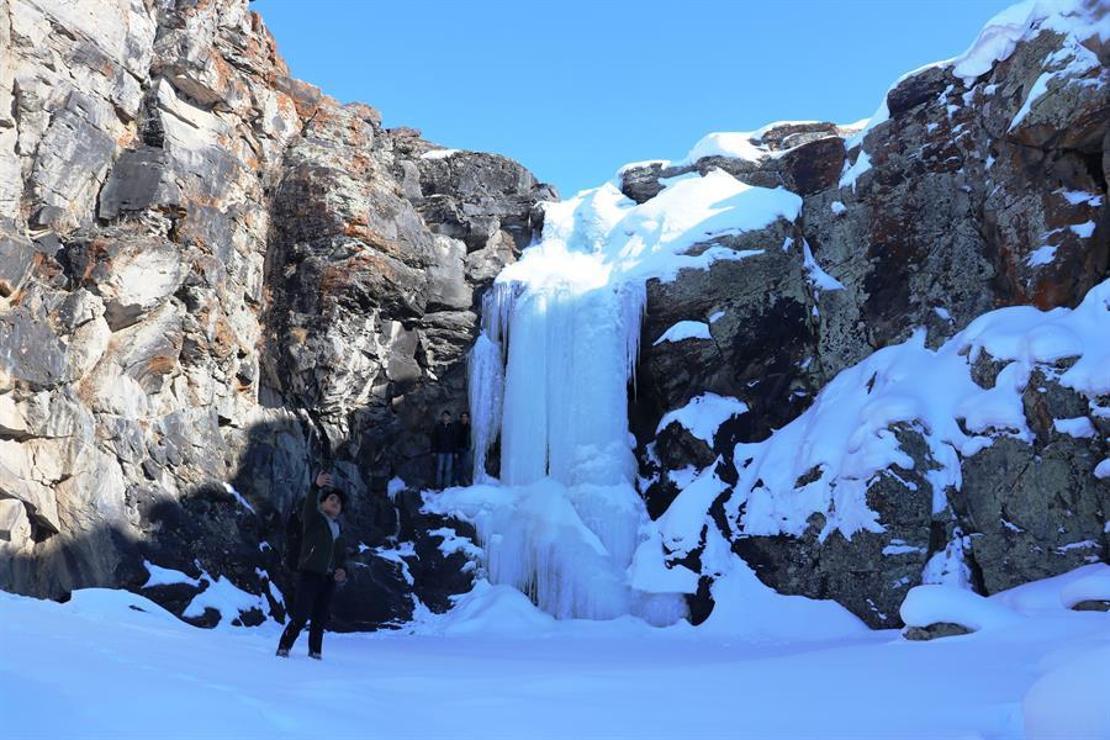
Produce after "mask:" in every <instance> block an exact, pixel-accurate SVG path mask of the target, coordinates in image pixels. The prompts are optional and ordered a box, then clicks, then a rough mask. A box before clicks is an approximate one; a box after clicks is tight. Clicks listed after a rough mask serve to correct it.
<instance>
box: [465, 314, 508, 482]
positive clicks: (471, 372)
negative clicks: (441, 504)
mask: <svg viewBox="0 0 1110 740" xmlns="http://www.w3.org/2000/svg"><path fill="white" fill-rule="evenodd" d="M501 363H502V354H501V345H500V343H498V342H495V341H493V340H491V339H490V338H489V337H488V336H487V335H486V334H485V333H482V334H480V335H479V336H478V341H476V342H475V343H474V348H473V349H472V350H471V351H470V360H469V363H468V367H467V390H468V392H469V395H470V420H471V421H470V424H471V429H472V430H473V431H472V437H473V440H472V441H473V446H474V450H473V454H474V475H475V480H476V481H478V482H479V483H481V482H485V481H487V480H488V477H489V476H488V475H487V474H486V455H487V453H489V449H490V447H492V446H493V442H494V440H495V439H497V435H498V433H499V432H500V429H501V404H502V398H503V394H504V390H505V388H504V386H505V378H504V371H503V368H502V365H501Z"/></svg>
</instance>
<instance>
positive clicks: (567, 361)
mask: <svg viewBox="0 0 1110 740" xmlns="http://www.w3.org/2000/svg"><path fill="white" fill-rule="evenodd" d="M800 207H801V199H800V198H799V197H798V196H797V195H794V194H793V193H790V192H788V191H786V190H783V189H781V188H777V189H768V188H758V187H752V186H749V185H746V184H744V183H742V182H740V181H738V180H736V179H735V178H733V177H732V176H731V175H729V174H728V173H726V172H723V171H721V170H713V171H710V172H709V173H707V174H706V176H704V177H697V176H694V177H685V178H674V179H672V180H671V181H669V182H668V183H667V184H666V189H665V190H664V192H663V193H661V194H659V195H658V196H657V197H656V198H653V199H652V200H651V201H649V202H647V203H644V204H640V205H637V204H635V203H633V202H632V201H631V200H629V199H627V198H626V197H624V195H622V194H621V193H620V191H619V190H618V189H617V187H616V186H615V184H613V183H608V184H606V185H604V186H602V187H600V188H597V189H594V190H590V191H585V192H583V193H580V194H579V195H578V196H576V197H575V198H573V199H571V200H568V201H564V202H560V203H549V204H546V213H545V216H546V217H545V226H544V232H543V235H542V238H541V239H540V241H539V242H538V243H537V244H535V245H534V246H532V247H531V248H529V249H528V250H526V251H525V253H524V254H523V255H522V258H521V259H520V261H518V262H516V263H515V264H513V265H511V266H509V267H508V268H506V269H505V270H504V271H503V272H502V273H501V275H500V276H498V278H497V280H496V281H495V283H494V286H493V288H492V289H491V290H490V292H489V293H488V294H487V296H486V299H485V305H484V310H483V330H482V334H481V336H480V337H479V338H478V340H477V342H476V343H475V346H474V349H473V350H472V353H471V356H470V377H469V390H470V412H471V418H472V420H473V437H474V447H475V460H474V469H475V471H476V477H477V479H478V482H479V485H477V486H473V487H471V488H468V489H454V490H451V491H447V492H445V493H444V494H440V495H439V496H437V497H434V498H432V497H429V502H428V505H429V506H430V507H433V508H436V509H439V510H441V511H444V512H446V513H451V514H454V515H456V516H462V517H464V518H467V519H469V520H470V521H472V522H474V523H475V525H476V528H477V530H478V536H479V539H480V540H481V544H482V546H483V548H484V550H485V570H486V576H487V577H488V579H489V581H490V582H491V583H492V584H494V585H495V586H496V585H510V586H514V587H516V588H518V589H520V590H521V591H523V592H524V593H526V594H528V595H529V596H530V597H531V598H532V600H533V601H534V602H535V603H536V604H537V605H538V606H540V607H541V608H542V609H544V610H545V611H547V612H549V613H551V614H553V615H555V616H557V617H560V618H572V617H582V618H612V617H617V616H620V615H623V614H630V613H631V614H636V615H638V616H641V617H644V618H645V619H647V620H648V621H650V622H652V623H655V624H661V623H668V622H673V621H675V620H676V619H678V618H680V617H681V616H682V615H683V614H684V610H685V608H684V606H683V601H682V599H681V597H680V596H679V592H683V591H689V590H691V589H692V588H693V587H694V586H695V585H696V576H695V575H694V574H693V573H688V572H687V573H685V574H682V573H675V572H674V570H675V569H668V567H667V566H666V564H665V562H664V560H665V559H664V557H663V552H662V538H661V537H660V535H659V532H658V531H657V529H656V525H655V523H653V522H652V521H651V520H650V518H649V517H648V516H647V512H646V509H645V507H644V504H643V501H642V499H641V498H640V496H639V494H638V493H637V492H636V489H635V486H634V481H635V476H636V460H635V457H634V455H633V446H634V440H633V439H632V437H631V435H630V433H629V430H628V388H629V384H630V383H634V382H635V379H634V370H635V366H636V359H637V355H638V352H639V343H640V322H641V317H642V314H643V311H644V303H645V283H646V280H647V279H648V278H652V277H654V278H658V279H661V280H670V279H673V278H674V277H675V276H676V275H677V273H678V271H679V270H680V269H684V268H695V269H697V268H705V267H708V266H709V265H711V264H712V263H713V262H715V261H718V260H743V259H746V258H748V257H751V256H754V255H756V254H760V253H761V251H760V250H747V251H738V250H734V249H731V248H729V247H727V246H725V245H723V244H721V243H720V242H719V239H720V237H721V236H724V235H727V234H735V233H738V232H741V231H745V230H750V229H758V228H762V227H764V226H766V225H767V224H769V223H771V222H773V221H774V220H776V219H778V218H786V219H788V220H792V219H794V218H795V217H796V216H797V213H798V210H799V208H800ZM694 246H699V247H704V249H699V250H697V251H698V254H696V255H691V254H687V252H688V251H690V249H691V247H694ZM498 441H499V442H500V462H501V464H500V479H499V480H495V479H493V478H491V477H490V476H489V475H487V473H486V472H485V471H486V460H487V456H488V454H489V451H490V449H491V448H492V447H493V445H494V444H495V443H497V442H498ZM649 551H650V552H649ZM680 568H681V566H680ZM682 570H684V569H682Z"/></svg>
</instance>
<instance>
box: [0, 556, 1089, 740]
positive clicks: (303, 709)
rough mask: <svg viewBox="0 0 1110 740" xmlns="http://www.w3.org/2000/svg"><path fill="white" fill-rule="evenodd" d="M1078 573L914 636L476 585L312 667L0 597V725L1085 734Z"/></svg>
mask: <svg viewBox="0 0 1110 740" xmlns="http://www.w3.org/2000/svg"><path fill="white" fill-rule="evenodd" d="M1083 570H1084V571H1085V572H1084V573H1080V574H1076V576H1074V577H1063V578H1058V579H1052V580H1050V581H1046V582H1043V583H1041V584H1034V585H1033V586H1024V587H1021V588H1019V589H1015V590H1014V591H1013V592H1009V593H1007V594H1000V595H999V596H997V597H994V598H992V599H990V600H989V603H990V607H991V608H990V609H982V608H981V607H982V605H981V604H977V605H973V607H972V608H970V609H969V608H967V607H966V605H964V604H963V603H961V602H962V600H961V599H954V600H946V599H944V598H935V597H934V595H932V594H930V593H928V592H925V593H924V595H923V597H922V601H923V602H926V601H928V602H931V604H929V605H928V607H927V608H928V610H931V611H932V612H934V613H937V614H942V615H944V616H946V617H948V618H952V619H961V618H962V617H963V616H964V615H965V614H967V615H971V616H976V615H980V616H981V614H980V613H981V612H984V611H990V612H991V613H993V614H995V616H997V614H999V613H1004V614H1006V615H1007V618H1006V619H1001V620H999V619H987V620H985V621H984V627H983V629H982V630H981V631H979V632H976V633H974V634H971V635H965V636H959V637H948V638H943V639H940V640H934V641H931V642H924V643H920V642H911V641H908V640H905V639H903V638H902V637H901V636H900V635H899V633H898V632H896V631H883V632H871V631H868V630H866V629H862V630H848V631H846V632H845V633H844V634H843V635H842V636H841V637H838V638H835V639H824V640H821V641H814V640H805V639H804V638H803V637H802V635H801V634H798V635H795V636H794V637H792V638H788V637H781V638H779V639H769V638H766V637H762V638H760V637H756V636H755V635H754V634H753V633H750V632H748V633H744V632H741V633H740V634H729V633H728V632H727V631H724V630H722V629H716V630H714V629H710V630H703V629H701V628H691V627H689V626H688V625H679V626H675V627H670V628H664V629H656V628H651V627H648V626H647V625H645V624H644V623H643V622H641V621H639V620H636V619H634V618H631V617H624V618H621V619H617V620H613V621H603V622H590V621H557V620H554V619H551V618H550V617H549V616H548V615H545V614H543V613H542V612H539V611H538V610H535V609H534V608H533V607H531V606H530V605H529V604H528V603H527V601H523V597H519V594H518V593H517V592H514V591H511V589H509V588H508V587H486V591H487V592H490V593H487V596H489V595H493V596H496V598H485V599H484V602H485V604H484V608H477V609H468V607H469V606H472V604H468V605H463V610H464V611H465V612H466V613H465V614H460V613H459V612H456V613H454V614H452V615H449V616H448V617H438V618H426V620H425V621H424V623H422V624H420V625H417V626H416V627H415V628H413V629H412V630H410V631H409V632H407V633H399V632H395V633H379V634H351V635H336V634H329V635H328V636H327V638H326V640H325V645H324V649H325V660H324V661H323V662H319V663H318V662H316V661H312V660H309V659H308V658H307V657H306V656H305V654H304V651H305V645H304V642H303V640H302V642H301V644H299V645H298V647H297V649H296V651H295V655H294V656H293V657H292V658H291V659H289V660H281V659H278V658H275V657H274V655H273V650H274V645H275V643H276V641H277V632H278V629H279V626H278V625H276V624H273V623H272V622H271V623H268V624H266V625H264V626H262V627H258V628H250V629H246V628H223V629H217V630H202V629H198V628H195V627H191V626H189V625H186V624H184V623H182V622H180V621H178V620H177V619H175V618H174V617H173V616H172V615H170V614H169V613H167V612H165V611H163V610H162V609H161V608H160V607H158V606H156V605H155V604H153V603H151V602H149V601H146V600H145V599H143V598H141V597H139V596H135V595H133V594H128V593H126V592H123V591H108V590H87V591H79V592H77V593H75V594H74V597H73V599H72V600H71V601H70V602H69V603H67V604H56V603H53V602H49V601H38V600H35V599H30V598H25V597H18V596H13V595H10V594H0V645H2V646H3V649H2V650H0V687H2V689H0V716H2V718H3V728H4V730H3V736H4V737H5V738H11V739H12V740H16V739H17V738H25V737H36V738H40V737H41V738H79V737H104V738H130V737H142V738H147V737H152V736H153V737H160V738H177V737H181V738H185V737H188V738H197V737H206V738H227V737H266V738H274V737H307V736H309V735H312V736H317V737H333V738H345V737H360V738H378V737H381V738H459V739H461V738H485V739H493V738H512V739H513V740H517V739H520V738H572V737H573V738H593V737H599V738H601V737H604V738H637V739H638V740H644V739H646V738H688V737H706V738H718V737H729V738H781V737H789V738H803V737H821V738H849V737H850V738H884V739H889V738H922V739H924V738H930V739H931V740H932V739H937V738H953V739H955V738H961V739H964V738H1030V739H1033V738H1053V737H1055V738H1105V737H1110V705H1108V704H1107V702H1106V701H1105V697H1106V696H1107V695H1108V693H1110V668H1108V666H1110V660H1107V658H1108V657H1110V617H1108V616H1107V615H1106V614H1105V613H1101V612H1072V611H1068V610H1066V609H1065V608H1064V607H1063V603H1066V601H1067V600H1068V597H1067V594H1068V593H1070V592H1077V589H1078V591H1079V592H1083V593H1084V595H1090V592H1092V591H1093V592H1094V593H1096V594H1098V595H1103V596H1105V589H1101V590H1100V588H1098V586H1099V583H1100V582H1102V583H1103V585H1105V582H1106V581H1107V580H1110V579H1107V577H1106V572H1107V571H1110V567H1107V566H1105V565H1096V566H1088V567H1087V568H1085V569H1083ZM1077 584H1078V585H1077ZM929 588H936V589H939V588H942V587H929ZM498 589H500V590H498ZM495 591H496V593H492V592H495ZM962 593H966V592H962ZM1072 595H1073V596H1074V594H1072ZM516 597H519V598H520V600H521V601H518V600H517V599H516ZM784 598H785V597H784ZM522 601H523V603H521V602H522ZM779 607H780V608H783V611H782V614H783V616H785V617H786V620H785V621H786V622H789V621H790V619H789V616H790V614H791V613H792V609H791V608H790V607H785V606H784V604H779ZM919 607H920V605H919ZM140 610H141V611H140ZM522 620H523V621H522ZM460 625H468V626H469V629H463V630H459V629H457V627H459V626H460ZM809 626H812V627H813V628H814V631H815V632H816V631H819V629H820V627H821V625H820V624H813V625H809ZM521 627H523V629H524V634H521V632H520V630H519V629H518V628H521ZM806 628H807V625H804V624H799V625H796V627H795V629H797V630H802V629H806Z"/></svg>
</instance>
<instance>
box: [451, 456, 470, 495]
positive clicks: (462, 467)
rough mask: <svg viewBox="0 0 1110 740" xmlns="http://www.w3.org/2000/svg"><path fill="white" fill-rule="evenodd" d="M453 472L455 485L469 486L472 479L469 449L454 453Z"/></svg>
mask: <svg viewBox="0 0 1110 740" xmlns="http://www.w3.org/2000/svg"><path fill="white" fill-rule="evenodd" d="M453 468H454V471H453V472H454V474H455V485H456V486H469V485H471V484H472V483H473V482H474V481H473V480H472V478H473V477H474V471H473V468H474V460H473V458H472V457H471V454H470V450H462V451H460V452H456V453H455V459H454V464H453Z"/></svg>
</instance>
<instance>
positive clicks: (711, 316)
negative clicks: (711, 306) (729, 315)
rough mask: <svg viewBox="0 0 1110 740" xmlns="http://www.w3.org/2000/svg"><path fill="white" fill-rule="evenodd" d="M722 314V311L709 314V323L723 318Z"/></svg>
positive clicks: (723, 314)
mask: <svg viewBox="0 0 1110 740" xmlns="http://www.w3.org/2000/svg"><path fill="white" fill-rule="evenodd" d="M724 316H725V312H724V311H714V312H713V313H711V314H709V323H710V324H715V323H717V322H718V321H720V320H721V319H723V318H724Z"/></svg>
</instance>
